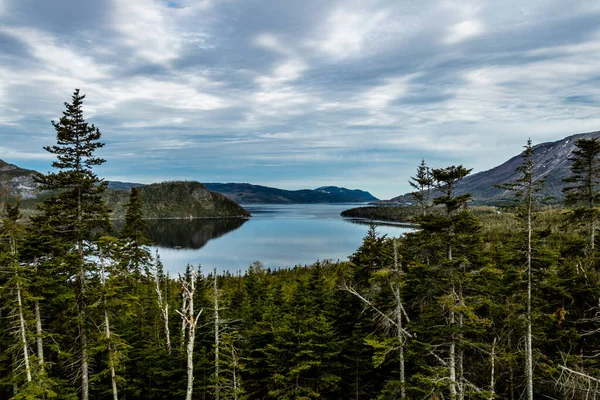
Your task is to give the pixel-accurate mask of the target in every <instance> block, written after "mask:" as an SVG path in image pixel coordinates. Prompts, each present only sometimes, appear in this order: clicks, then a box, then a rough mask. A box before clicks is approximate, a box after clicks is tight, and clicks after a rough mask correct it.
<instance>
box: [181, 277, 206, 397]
mask: <svg viewBox="0 0 600 400" xmlns="http://www.w3.org/2000/svg"><path fill="white" fill-rule="evenodd" d="M180 279H181V284H182V286H183V299H184V303H185V304H184V306H183V307H184V310H183V311H184V312H180V311H179V310H177V312H178V313H179V315H180V316H181V318H182V320H183V324H184V326H187V330H188V342H187V346H186V352H187V389H186V394H185V399H186V400H192V395H193V393H194V341H195V339H196V324H197V323H198V318H199V317H200V314H201V313H202V310H200V312H199V313H198V315H197V316H194V292H195V291H196V274H195V273H194V271H192V272H191V276H190V281H189V282H187V281H186V280H184V279H183V278H180Z"/></svg>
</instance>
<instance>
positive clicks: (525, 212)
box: [500, 139, 544, 400]
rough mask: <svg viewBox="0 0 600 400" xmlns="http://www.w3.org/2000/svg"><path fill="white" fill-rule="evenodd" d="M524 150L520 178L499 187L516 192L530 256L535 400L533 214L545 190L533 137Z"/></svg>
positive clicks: (528, 341)
mask: <svg viewBox="0 0 600 400" xmlns="http://www.w3.org/2000/svg"><path fill="white" fill-rule="evenodd" d="M524 147H525V151H523V153H522V154H521V157H522V159H523V162H522V164H521V165H520V166H519V167H517V172H518V173H519V178H518V179H516V180H515V181H514V182H509V183H506V184H504V185H501V186H500V187H502V188H505V189H508V190H511V191H513V192H514V193H515V200H516V201H517V203H518V204H517V206H518V210H519V215H520V217H521V219H522V221H523V222H524V224H525V235H526V242H525V243H526V248H525V256H526V258H527V261H526V262H527V264H526V267H527V306H526V325H527V326H526V330H527V332H526V336H525V375H526V379H527V382H526V388H527V399H528V400H533V396H534V392H533V343H532V341H533V334H532V324H533V322H532V309H531V302H532V287H533V283H532V263H533V233H534V232H533V213H534V210H535V206H536V204H537V202H538V200H539V192H540V191H541V190H542V187H543V184H544V181H543V180H542V179H536V177H535V173H534V167H535V164H534V160H533V146H532V145H531V139H529V140H527V145H526V146H524Z"/></svg>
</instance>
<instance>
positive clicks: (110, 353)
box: [100, 258, 119, 400]
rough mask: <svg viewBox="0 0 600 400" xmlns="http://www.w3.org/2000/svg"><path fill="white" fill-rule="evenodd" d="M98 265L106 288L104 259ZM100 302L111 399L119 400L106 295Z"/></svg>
mask: <svg viewBox="0 0 600 400" xmlns="http://www.w3.org/2000/svg"><path fill="white" fill-rule="evenodd" d="M100 265H101V266H102V271H101V272H102V275H101V279H102V289H103V290H106V271H105V269H104V259H103V258H101V259H100ZM102 302H103V306H104V334H105V335H106V342H107V343H108V367H109V369H110V380H111V385H112V394H113V400H119V393H118V391H117V374H116V372H115V354H114V351H113V350H112V343H111V332H110V321H109V318H108V307H107V306H106V297H105V296H104V294H103V295H102Z"/></svg>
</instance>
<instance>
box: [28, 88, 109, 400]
mask: <svg viewBox="0 0 600 400" xmlns="http://www.w3.org/2000/svg"><path fill="white" fill-rule="evenodd" d="M84 98H85V96H84V95H80V94H79V89H76V90H75V92H74V93H73V96H72V102H71V103H65V107H66V110H65V111H64V112H63V116H62V117H61V118H60V120H59V121H58V122H54V121H52V125H53V126H54V129H55V130H56V138H57V144H56V145H53V146H46V147H44V149H45V150H46V151H48V152H49V153H52V154H54V155H56V158H57V160H56V161H54V162H53V163H52V166H53V167H54V168H56V169H58V170H59V171H58V172H55V173H49V174H48V175H46V176H44V177H43V178H42V179H41V183H42V186H41V189H42V190H48V191H51V193H52V195H51V196H50V197H48V198H46V199H45V200H44V201H43V203H42V204H41V206H40V209H41V211H42V215H41V216H40V217H38V218H37V219H38V224H41V223H44V224H47V225H49V226H50V227H51V228H52V230H53V233H54V235H56V236H57V237H59V238H60V239H61V240H62V241H63V242H64V243H67V244H69V245H70V246H71V247H70V248H69V249H68V250H67V252H66V254H64V263H65V265H66V266H68V268H69V269H70V274H71V276H75V293H76V308H77V318H76V322H77V329H78V335H77V336H78V344H79V346H78V347H79V348H78V350H79V352H78V353H79V354H78V356H79V361H80V362H79V364H80V371H79V373H80V376H81V387H80V391H81V399H82V400H88V399H89V391H90V376H89V369H90V367H89V343H88V322H89V321H88V317H87V306H88V303H89V301H90V299H89V298H88V295H87V284H86V279H87V276H88V273H89V272H90V270H93V263H92V262H90V261H89V259H88V256H89V255H90V254H91V251H90V249H89V247H88V244H89V243H90V242H92V241H93V240H94V239H95V238H96V237H97V236H98V234H99V233H100V232H102V231H107V230H109V229H110V225H109V222H108V209H107V208H106V205H105V204H104V202H103V200H102V197H101V195H102V193H103V192H104V191H105V189H106V183H105V182H102V180H101V179H99V178H98V176H97V175H96V174H95V173H94V171H93V168H94V167H96V166H98V165H101V164H103V163H104V161H105V160H103V159H102V158H99V157H97V156H95V154H94V153H95V152H96V150H98V149H100V148H102V147H103V146H104V144H103V143H101V142H100V141H99V140H100V137H101V134H100V130H99V129H98V128H96V127H95V126H94V125H90V124H88V123H87V122H86V121H85V119H84V118H83V110H82V105H83V100H84Z"/></svg>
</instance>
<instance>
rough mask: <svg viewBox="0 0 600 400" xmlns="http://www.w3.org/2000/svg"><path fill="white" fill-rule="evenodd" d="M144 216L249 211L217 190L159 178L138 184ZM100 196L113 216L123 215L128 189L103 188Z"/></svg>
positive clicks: (243, 214)
mask: <svg viewBox="0 0 600 400" xmlns="http://www.w3.org/2000/svg"><path fill="white" fill-rule="evenodd" d="M137 190H138V191H139V196H140V199H141V211H142V213H143V214H144V217H146V218H213V217H215V218H216V217H249V216H250V213H248V211H246V210H244V209H243V208H242V207H241V206H240V205H238V204H237V203H235V202H233V201H231V200H229V199H228V198H226V197H225V196H223V195H222V194H219V193H214V192H210V191H209V190H208V189H206V187H205V186H204V185H202V184H201V183H198V182H193V181H181V182H163V183H154V184H151V185H145V186H141V187H138V188H137ZM104 200H105V201H106V204H107V205H108V207H109V208H110V209H112V210H113V213H112V217H113V218H123V217H124V216H125V210H126V205H127V203H128V201H129V191H125V190H110V189H109V190H107V191H106V194H105V196H104Z"/></svg>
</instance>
